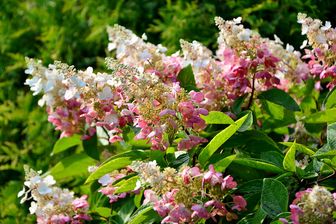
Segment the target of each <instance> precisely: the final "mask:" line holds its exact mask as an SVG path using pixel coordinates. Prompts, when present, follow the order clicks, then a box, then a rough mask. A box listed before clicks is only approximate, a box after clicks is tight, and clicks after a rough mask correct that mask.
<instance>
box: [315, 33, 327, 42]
mask: <svg viewBox="0 0 336 224" xmlns="http://www.w3.org/2000/svg"><path fill="white" fill-rule="evenodd" d="M316 41H317V43H319V44H326V43H327V38H326V36H325V35H324V34H322V33H320V34H318V35H316Z"/></svg>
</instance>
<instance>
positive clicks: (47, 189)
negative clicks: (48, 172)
mask: <svg viewBox="0 0 336 224" xmlns="http://www.w3.org/2000/svg"><path fill="white" fill-rule="evenodd" d="M37 191H38V192H39V193H40V194H42V195H45V194H49V193H51V192H52V190H51V188H50V187H48V185H47V184H46V183H44V182H41V183H40V184H39V185H38V187H37Z"/></svg>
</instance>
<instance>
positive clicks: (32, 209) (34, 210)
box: [29, 201, 37, 214]
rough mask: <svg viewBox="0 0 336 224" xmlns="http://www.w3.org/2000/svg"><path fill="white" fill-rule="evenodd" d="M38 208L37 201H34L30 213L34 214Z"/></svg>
mask: <svg viewBox="0 0 336 224" xmlns="http://www.w3.org/2000/svg"><path fill="white" fill-rule="evenodd" d="M36 210H37V203H36V202H34V201H33V202H32V203H31V204H30V207H29V212H30V214H34V213H35V212H36Z"/></svg>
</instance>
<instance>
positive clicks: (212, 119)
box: [201, 111, 234, 124]
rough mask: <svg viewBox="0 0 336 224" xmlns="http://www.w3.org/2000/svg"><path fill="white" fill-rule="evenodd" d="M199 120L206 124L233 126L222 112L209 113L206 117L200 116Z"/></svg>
mask: <svg viewBox="0 0 336 224" xmlns="http://www.w3.org/2000/svg"><path fill="white" fill-rule="evenodd" d="M201 118H202V119H203V120H204V121H205V123H207V124H233V123H234V121H233V120H232V119H231V117H229V116H228V115H226V114H225V113H223V112H220V111H211V112H209V114H208V115H207V116H204V115H201Z"/></svg>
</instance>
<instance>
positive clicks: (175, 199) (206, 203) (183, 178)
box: [130, 161, 247, 223]
mask: <svg viewBox="0 0 336 224" xmlns="http://www.w3.org/2000/svg"><path fill="white" fill-rule="evenodd" d="M130 167H131V169H132V170H133V171H134V172H136V173H138V175H139V182H138V183H137V186H141V187H144V188H146V190H145V191H144V196H145V199H144V202H143V204H150V205H152V206H153V208H154V210H155V211H156V212H157V213H158V214H159V215H160V216H161V217H162V218H163V219H162V222H161V223H197V222H198V221H200V220H207V219H210V218H211V219H213V220H214V221H216V217H217V218H218V217H225V218H226V220H227V221H232V220H235V219H237V218H238V216H237V214H236V212H239V211H242V210H245V207H246V205H247V203H246V201H245V199H244V198H243V197H242V196H240V195H235V194H233V191H234V190H233V189H235V188H236V186H237V183H236V182H235V181H234V180H233V178H232V177H231V176H230V175H228V176H225V177H224V176H223V174H222V173H219V172H216V171H215V169H214V167H213V166H212V165H210V167H209V171H206V172H202V171H201V170H200V169H199V168H198V167H184V168H183V169H181V170H180V171H178V170H176V169H174V168H170V167H167V168H165V169H163V170H162V171H161V169H160V167H159V166H157V164H156V162H155V161H152V162H147V163H145V162H139V161H135V162H133V163H132V164H131V166H130Z"/></svg>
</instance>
